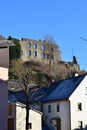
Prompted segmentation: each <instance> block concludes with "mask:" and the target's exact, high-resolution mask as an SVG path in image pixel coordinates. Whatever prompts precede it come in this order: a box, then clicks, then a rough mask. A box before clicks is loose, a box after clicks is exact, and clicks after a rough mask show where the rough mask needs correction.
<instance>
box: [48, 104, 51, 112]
mask: <svg viewBox="0 0 87 130" xmlns="http://www.w3.org/2000/svg"><path fill="white" fill-rule="evenodd" d="M48 113H51V105H48Z"/></svg>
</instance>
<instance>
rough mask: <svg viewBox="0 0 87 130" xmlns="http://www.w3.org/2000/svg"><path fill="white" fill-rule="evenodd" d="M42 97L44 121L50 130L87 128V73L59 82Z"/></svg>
mask: <svg viewBox="0 0 87 130" xmlns="http://www.w3.org/2000/svg"><path fill="white" fill-rule="evenodd" d="M54 88H55V89H54V90H53V91H52V92H51V93H50V94H48V96H46V97H45V98H43V99H42V101H41V102H42V112H43V121H44V123H45V124H46V125H48V127H49V129H50V130H76V129H87V117H86V115H87V75H81V76H77V77H72V78H69V79H66V80H63V81H61V82H60V83H58V85H57V86H56V87H54Z"/></svg>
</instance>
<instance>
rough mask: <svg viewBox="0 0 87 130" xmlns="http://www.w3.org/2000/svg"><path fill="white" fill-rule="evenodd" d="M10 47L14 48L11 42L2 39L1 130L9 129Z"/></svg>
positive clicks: (0, 46)
mask: <svg viewBox="0 0 87 130" xmlns="http://www.w3.org/2000/svg"><path fill="white" fill-rule="evenodd" d="M9 46H12V43H11V42H10V41H8V40H5V39H3V38H2V39H0V130H7V128H8V83H7V80H8V67H9Z"/></svg>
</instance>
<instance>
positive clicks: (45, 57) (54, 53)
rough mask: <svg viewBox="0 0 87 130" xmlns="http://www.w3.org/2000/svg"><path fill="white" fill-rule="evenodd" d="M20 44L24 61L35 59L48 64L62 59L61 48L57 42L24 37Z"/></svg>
mask: <svg viewBox="0 0 87 130" xmlns="http://www.w3.org/2000/svg"><path fill="white" fill-rule="evenodd" d="M20 45H21V59H22V60H23V61H30V60H35V61H39V62H44V63H47V64H57V62H59V61H61V57H60V52H59V48H58V46H57V45H56V44H49V43H46V41H41V40H39V41H36V40H31V39H25V38H22V40H20Z"/></svg>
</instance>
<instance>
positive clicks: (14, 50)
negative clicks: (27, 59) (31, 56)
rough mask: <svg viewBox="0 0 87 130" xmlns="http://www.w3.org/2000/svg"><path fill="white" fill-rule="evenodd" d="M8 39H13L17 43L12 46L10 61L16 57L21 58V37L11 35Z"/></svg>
mask: <svg viewBox="0 0 87 130" xmlns="http://www.w3.org/2000/svg"><path fill="white" fill-rule="evenodd" d="M8 40H11V41H12V42H13V43H14V45H15V46H11V47H10V54H9V56H10V61H11V60H15V59H19V58H20V50H21V46H20V44H19V39H16V38H12V37H11V36H9V37H8Z"/></svg>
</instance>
